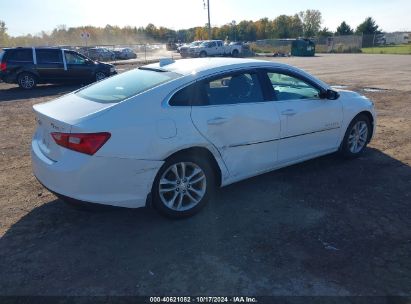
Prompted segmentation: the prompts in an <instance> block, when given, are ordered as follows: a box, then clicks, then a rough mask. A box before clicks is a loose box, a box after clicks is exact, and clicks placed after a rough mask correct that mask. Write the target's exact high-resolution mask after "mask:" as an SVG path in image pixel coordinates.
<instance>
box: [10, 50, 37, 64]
mask: <svg viewBox="0 0 411 304" xmlns="http://www.w3.org/2000/svg"><path fill="white" fill-rule="evenodd" d="M9 52H10V54H8V55H7V60H8V61H17V62H33V50H31V49H22V50H19V49H15V50H12V51H9Z"/></svg>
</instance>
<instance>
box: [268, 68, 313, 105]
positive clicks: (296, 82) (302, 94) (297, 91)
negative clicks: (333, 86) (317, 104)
mask: <svg viewBox="0 0 411 304" xmlns="http://www.w3.org/2000/svg"><path fill="white" fill-rule="evenodd" d="M267 75H268V78H269V79H270V81H271V84H272V86H273V89H274V94H275V97H276V100H278V101H282V100H294V99H319V98H320V91H319V90H318V89H317V88H315V87H313V86H312V85H310V84H308V83H307V82H305V81H303V80H301V79H298V78H295V77H292V76H289V75H286V74H281V73H267Z"/></svg>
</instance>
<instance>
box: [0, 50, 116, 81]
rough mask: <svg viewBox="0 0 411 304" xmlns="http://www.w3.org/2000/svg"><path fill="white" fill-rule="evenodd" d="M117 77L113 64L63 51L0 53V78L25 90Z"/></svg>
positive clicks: (4, 51)
mask: <svg viewBox="0 0 411 304" xmlns="http://www.w3.org/2000/svg"><path fill="white" fill-rule="evenodd" d="M114 74H117V72H116V70H115V68H114V66H113V65H111V64H105V63H101V62H94V61H93V60H91V59H89V58H87V57H86V56H84V55H81V54H79V53H77V52H75V51H71V50H66V49H62V48H23V47H18V48H8V49H3V52H0V79H1V80H3V81H4V82H7V83H17V84H18V85H19V86H20V87H21V88H23V89H32V88H34V87H35V86H36V84H37V83H65V82H80V83H89V82H94V81H98V80H101V79H103V78H105V77H108V76H111V75H114Z"/></svg>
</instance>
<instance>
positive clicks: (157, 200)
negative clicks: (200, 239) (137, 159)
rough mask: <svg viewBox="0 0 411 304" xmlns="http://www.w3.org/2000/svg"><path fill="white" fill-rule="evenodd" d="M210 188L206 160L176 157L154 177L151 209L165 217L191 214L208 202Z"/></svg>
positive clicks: (209, 174)
mask: <svg viewBox="0 0 411 304" xmlns="http://www.w3.org/2000/svg"><path fill="white" fill-rule="evenodd" d="M214 185H215V182H214V172H213V170H212V167H211V166H210V164H209V163H208V161H207V160H205V159H203V158H201V157H197V156H194V155H177V156H175V157H173V158H171V159H169V160H168V161H166V162H165V163H164V165H163V166H162V167H161V169H160V171H159V172H158V174H157V177H156V179H155V181H154V184H153V189H152V193H153V204H154V207H155V208H156V209H157V210H158V211H159V212H160V213H161V214H163V215H165V216H167V217H172V218H184V217H188V216H191V215H194V214H195V213H197V212H198V211H199V210H200V209H201V208H202V207H203V206H204V205H205V204H206V203H207V202H208V200H209V197H210V193H211V192H212V191H213V190H214Z"/></svg>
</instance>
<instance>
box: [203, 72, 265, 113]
mask: <svg viewBox="0 0 411 304" xmlns="http://www.w3.org/2000/svg"><path fill="white" fill-rule="evenodd" d="M205 90H206V92H207V95H208V99H209V104H210V105H223V104H238V103H252V102H262V101H264V97H263V92H262V89H261V85H260V82H259V80H258V76H257V74H256V73H236V74H231V75H225V76H223V77H219V78H215V79H212V80H211V81H208V82H206V83H205Z"/></svg>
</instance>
